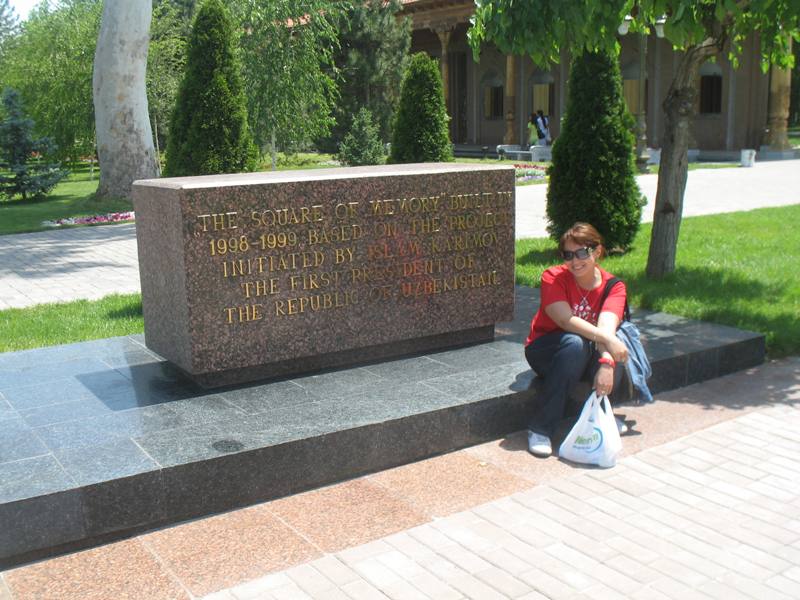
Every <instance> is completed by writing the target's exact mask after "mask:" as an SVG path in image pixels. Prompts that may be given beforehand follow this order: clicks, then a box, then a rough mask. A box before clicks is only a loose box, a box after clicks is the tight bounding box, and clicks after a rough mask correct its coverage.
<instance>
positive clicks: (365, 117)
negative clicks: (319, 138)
mask: <svg viewBox="0 0 800 600" xmlns="http://www.w3.org/2000/svg"><path fill="white" fill-rule="evenodd" d="M384 159H385V155H384V152H383V145H382V144H381V140H380V138H379V137H378V127H377V126H376V125H375V123H374V122H373V121H372V113H370V112H369V109H367V108H362V109H361V110H359V111H358V113H357V114H356V117H355V119H353V126H352V127H351V128H350V131H349V133H348V134H347V135H346V136H345V137H344V140H342V143H341V144H339V160H341V161H342V162H343V163H344V164H346V165H350V166H351V167H355V166H358V165H378V164H381V163H382V162H383V161H384Z"/></svg>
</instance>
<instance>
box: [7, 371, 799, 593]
mask: <svg viewBox="0 0 800 600" xmlns="http://www.w3.org/2000/svg"><path fill="white" fill-rule="evenodd" d="M619 413H624V416H625V418H626V421H627V422H628V423H629V424H631V425H633V427H632V429H633V434H632V435H628V436H625V438H624V450H623V452H624V455H623V458H622V460H621V461H620V463H619V464H618V465H617V466H616V467H615V468H613V469H609V470H597V469H583V468H577V467H573V466H570V465H567V464H566V463H562V462H560V461H558V460H556V459H548V460H536V459H534V458H532V457H531V456H530V455H528V454H527V452H526V451H525V440H524V437H523V436H522V435H521V434H514V435H512V436H508V437H507V438H505V439H503V440H498V441H496V442H492V443H489V444H483V445H481V446H477V447H473V448H469V449H466V450H462V451H460V452H455V453H452V454H447V455H443V456H439V457H435V458H432V459H429V460H425V461H421V462H419V463H414V464H410V465H405V466H403V467H399V468H396V469H392V470H388V471H384V472H380V473H376V474H373V475H370V476H367V477H363V478H359V479H355V480H351V481H348V482H344V483H341V484H338V485H334V486H330V487H327V488H322V489H319V490H314V491H311V492H307V493H304V494H299V495H296V496H290V497H287V498H283V499H280V500H276V501H272V502H268V503H264V504H260V505H256V506H253V507H250V508H246V509H242V510H237V511H232V512H229V513H225V514H222V515H217V516H214V517H209V518H206V519H201V520H197V521H193V522H189V523H185V524H182V525H178V526H175V527H170V528H166V529H163V530H160V531H156V532H152V533H148V534H144V535H141V536H138V537H136V538H131V539H128V540H124V541H121V542H117V543H113V544H109V545H106V546H103V547H99V548H94V549H91V550H86V551H83V552H79V553H75V554H72V555H67V556H62V557H58V558H54V559H50V560H46V561H42V562H39V563H34V564H30V565H27V566H23V567H20V568H17V569H14V570H10V571H7V572H5V573H3V574H2V578H0V599H2V600H8V599H10V598H12V599H13V600H27V599H36V600H40V599H41V600H47V599H49V598H57V599H59V600H69V599H72V598H76V599H81V600H84V599H92V600H93V599H101V598H109V599H112V598H113V599H115V600H116V599H124V598H132V599H134V598H135V599H137V600H139V599H144V600H149V599H153V600H157V599H162V598H164V599H166V598H197V597H204V596H207V595H210V596H211V597H212V598H218V599H223V600H234V599H236V600H244V599H250V598H259V599H265V600H269V599H277V598H319V599H325V600H328V599H332V600H335V599H337V598H343V599H360V598H396V599H403V598H414V599H425V598H434V599H437V600H438V599H440V598H441V599H446V598H475V599H483V598H525V599H534V598H555V599H560V598H592V599H593V600H598V599H601V598H634V599H639V598H641V599H647V600H659V599H663V598H675V599H681V600H683V599H689V600H691V599H693V598H702V599H708V598H720V599H722V598H725V599H726V600H727V599H733V600H735V599H738V598H754V599H764V600H782V599H792V598H798V597H800V567H798V565H800V444H798V441H797V433H796V432H797V431H798V430H800V359H798V358H791V359H785V360H781V361H775V362H771V363H768V364H765V365H763V366H761V367H758V368H755V369H751V370H748V371H743V372H739V373H735V374H733V375H729V376H726V377H721V378H718V379H714V380H711V381H708V382H705V383H702V384H698V385H694V386H689V387H685V388H682V389H679V390H675V391H672V392H667V393H664V394H661V395H660V396H659V399H658V401H657V402H656V403H655V404H653V405H649V406H644V407H638V406H631V407H622V408H621V409H620V410H618V414H619Z"/></svg>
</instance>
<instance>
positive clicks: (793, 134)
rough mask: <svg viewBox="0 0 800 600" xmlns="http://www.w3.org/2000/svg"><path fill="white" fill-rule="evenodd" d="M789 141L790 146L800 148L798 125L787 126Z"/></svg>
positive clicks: (799, 129)
mask: <svg viewBox="0 0 800 600" xmlns="http://www.w3.org/2000/svg"><path fill="white" fill-rule="evenodd" d="M789 143H790V144H791V145H792V148H800V126H797V127H789Z"/></svg>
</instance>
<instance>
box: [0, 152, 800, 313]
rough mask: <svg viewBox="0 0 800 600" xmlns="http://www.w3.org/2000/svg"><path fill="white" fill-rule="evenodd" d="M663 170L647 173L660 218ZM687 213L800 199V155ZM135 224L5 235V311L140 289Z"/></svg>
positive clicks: (694, 193)
mask: <svg viewBox="0 0 800 600" xmlns="http://www.w3.org/2000/svg"><path fill="white" fill-rule="evenodd" d="M657 180H658V178H657V176H656V175H643V176H640V177H639V185H640V187H641V189H642V192H643V193H644V194H645V195H646V196H647V197H648V199H649V203H648V205H647V208H646V209H645V213H644V215H643V220H645V221H650V220H652V215H653V212H652V211H653V206H654V205H655V194H656V183H657ZM546 193H547V187H546V186H544V185H531V186H522V187H519V188H517V219H516V234H517V237H518V238H523V237H544V236H546V235H547V231H546V229H545V226H546V219H545V196H546ZM684 203H685V207H684V212H683V214H684V216H695V215H706V214H713V213H720V212H731V211H738V210H748V209H752V208H760V207H764V206H784V205H787V204H797V203H800V160H789V161H775V162H763V163H756V165H755V167H753V168H752V169H743V168H739V169H700V170H696V171H690V172H689V179H688V183H687V187H686V196H685V202H684ZM139 289H140V288H139V267H138V257H137V253H136V230H135V226H134V225H132V224H126V225H109V226H103V227H83V228H77V229H66V230H54V231H46V232H41V233H31V234H19V235H7V236H0V310H2V309H4V308H12V307H24V306H32V305H34V304H40V303H43V302H65V301H68V300H76V299H79V298H88V299H96V298H101V297H103V296H105V295H108V294H111V293H114V292H119V293H131V292H138V291H139Z"/></svg>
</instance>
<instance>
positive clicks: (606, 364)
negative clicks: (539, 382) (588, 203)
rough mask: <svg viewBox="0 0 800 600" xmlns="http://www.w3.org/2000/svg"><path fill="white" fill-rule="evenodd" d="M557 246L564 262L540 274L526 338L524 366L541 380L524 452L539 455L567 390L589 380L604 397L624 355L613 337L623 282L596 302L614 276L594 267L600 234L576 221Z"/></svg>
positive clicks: (545, 449)
mask: <svg viewBox="0 0 800 600" xmlns="http://www.w3.org/2000/svg"><path fill="white" fill-rule="evenodd" d="M558 248H559V250H560V252H561V256H562V257H563V258H564V264H562V265H559V266H557V267H551V268H549V269H547V270H546V271H545V272H544V273H543V274H542V284H541V290H540V293H541V302H540V306H539V310H538V311H537V313H536V315H535V316H534V317H533V321H532V322H531V331H530V335H529V336H528V340H527V341H526V342H525V358H526V359H527V361H528V364H530V366H531V368H532V369H533V370H534V371H535V372H536V374H537V375H538V376H539V377H542V378H543V379H544V385H543V389H542V391H541V393H540V394H539V396H538V400H539V402H538V405H537V409H536V412H535V413H534V416H533V418H532V420H531V422H530V423H529V425H528V429H529V431H528V450H529V451H530V452H531V454H533V455H534V456H539V457H545V456H550V454H552V451H553V450H552V447H551V443H550V438H551V437H552V435H553V431H554V430H555V428H556V426H557V425H558V422H559V421H560V420H561V419H563V418H564V416H565V411H566V408H567V400H568V398H569V392H570V388H572V386H573V385H574V384H575V383H576V382H578V381H580V380H581V379H584V378H590V379H591V380H592V382H593V383H592V387H593V388H594V389H595V391H596V392H597V394H598V395H608V394H610V393H611V390H613V389H614V386H615V385H617V384H619V382H620V379H621V370H620V369H617V368H616V363H618V362H619V363H624V362H625V361H626V360H627V359H628V350H627V348H626V347H625V344H623V343H622V342H621V341H620V340H619V339H617V336H616V331H617V326H618V325H619V323H620V321H621V320H622V316H623V311H624V310H625V284H624V283H623V282H622V281H620V282H619V283H617V284H616V285H614V287H613V288H612V289H611V291H610V292H609V294H608V298H607V299H606V301H605V302H604V306H602V307H601V306H600V305H599V304H600V300H601V298H602V295H603V290H604V288H605V285H606V282H607V281H608V280H609V279H611V278H612V277H613V275H612V274H610V273H608V272H606V271H604V270H603V269H601V268H600V265H599V262H600V259H601V258H602V257H603V253H604V249H603V239H602V237H601V236H600V234H599V233H598V232H597V230H596V229H595V228H594V227H592V226H591V225H589V224H587V223H575V225H573V226H572V227H571V228H570V229H568V230H567V231H566V232H565V233H564V235H562V236H561V240H560V241H559V244H558Z"/></svg>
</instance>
